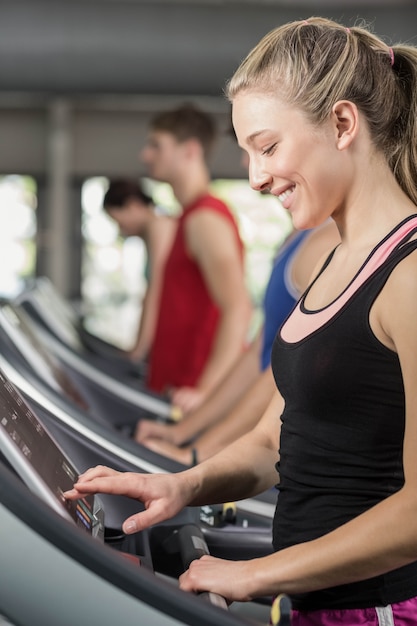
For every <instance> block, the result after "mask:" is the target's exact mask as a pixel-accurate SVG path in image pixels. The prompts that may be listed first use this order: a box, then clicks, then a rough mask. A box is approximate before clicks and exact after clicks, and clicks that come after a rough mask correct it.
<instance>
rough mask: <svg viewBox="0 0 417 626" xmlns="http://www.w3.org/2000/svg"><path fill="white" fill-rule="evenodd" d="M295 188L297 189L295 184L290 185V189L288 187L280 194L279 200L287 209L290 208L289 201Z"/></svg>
mask: <svg viewBox="0 0 417 626" xmlns="http://www.w3.org/2000/svg"><path fill="white" fill-rule="evenodd" d="M294 189H295V187H294V186H292V187H288V189H286V190H285V191H282V192H281V193H280V194H279V196H278V199H279V201H280V202H281V203H282V206H283V207H284V208H285V209H288V207H289V204H290V203H289V202H288V199H289V197H290V196H291V195H292V193H293V191H294Z"/></svg>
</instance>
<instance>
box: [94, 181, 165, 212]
mask: <svg viewBox="0 0 417 626" xmlns="http://www.w3.org/2000/svg"><path fill="white" fill-rule="evenodd" d="M130 200H139V202H141V203H143V204H146V205H151V204H153V201H152V198H151V197H150V196H148V194H147V193H145V192H144V191H143V189H142V187H141V185H140V184H139V183H138V182H137V181H136V180H130V179H127V178H117V179H114V180H111V181H110V183H109V186H108V189H107V191H106V193H105V194H104V198H103V207H104V208H105V209H109V208H112V209H117V208H122V207H123V206H124V205H125V204H127V203H128V202H129V201H130Z"/></svg>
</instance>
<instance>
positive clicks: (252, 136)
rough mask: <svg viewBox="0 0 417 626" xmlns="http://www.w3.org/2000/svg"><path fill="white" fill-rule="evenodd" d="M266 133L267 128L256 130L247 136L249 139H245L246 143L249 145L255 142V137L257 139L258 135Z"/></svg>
mask: <svg viewBox="0 0 417 626" xmlns="http://www.w3.org/2000/svg"><path fill="white" fill-rule="evenodd" d="M266 132H268V129H267V128H263V129H262V130H257V131H255V132H254V133H252V134H251V135H249V137H248V138H247V139H246V143H248V144H251V143H253V142H254V141H255V139H256V138H257V137H259V135H262V133H266Z"/></svg>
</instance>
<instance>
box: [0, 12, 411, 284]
mask: <svg viewBox="0 0 417 626" xmlns="http://www.w3.org/2000/svg"><path fill="white" fill-rule="evenodd" d="M311 14H316V15H317V14H320V15H323V16H328V17H332V18H335V19H337V20H341V21H343V23H345V24H346V25H352V24H353V23H355V22H356V21H357V20H358V19H365V20H366V21H367V22H371V23H372V24H373V28H374V30H375V31H376V32H377V33H378V34H381V35H383V36H385V37H386V40H387V43H395V42H398V41H400V40H401V41H410V42H413V43H416V42H417V36H416V34H417V19H416V18H417V4H416V1H415V0H413V1H412V2H410V1H407V0H357V2H356V3H355V2H351V3H345V2H343V1H342V0H321V2H320V0H318V1H317V2H315V1H313V0H304V2H297V0H240V1H239V0H211V1H209V0H207V1H203V0H188V1H186V0H183V1H182V0H170V1H169V0H165V1H159V0H148V1H146V0H0V174H6V173H25V174H33V175H35V176H37V177H38V179H39V181H40V184H41V199H40V207H39V209H40V210H39V216H40V227H41V231H42V232H41V235H42V236H41V237H40V241H39V259H40V260H41V261H40V268H39V270H40V272H41V273H47V274H48V275H50V277H51V278H52V280H53V281H54V283H55V284H56V285H57V287H58V288H59V289H60V290H61V291H62V292H63V293H64V294H68V293H69V292H73V291H74V285H77V284H78V281H79V262H78V263H77V262H74V260H73V256H74V249H76V248H77V245H76V244H77V242H75V244H74V236H71V237H68V232H72V231H71V227H72V228H73V225H74V214H75V213H74V212H77V215H78V212H79V209H80V202H79V193H78V192H79V189H80V180H81V179H83V178H84V177H86V176H90V175H96V174H97V175H109V176H112V175H119V174H121V175H124V174H126V175H140V174H142V173H143V171H142V169H141V166H140V163H139V161H138V152H139V150H140V147H141V146H142V145H143V142H144V139H145V133H146V127H147V122H148V120H149V116H150V115H152V114H153V113H154V112H155V111H156V110H160V109H162V108H165V107H170V106H172V105H173V104H176V103H178V102H181V101H184V100H193V101H195V102H197V103H199V104H200V105H201V106H202V107H204V108H206V109H207V110H209V111H211V112H212V113H213V114H215V116H216V117H217V119H218V123H219V126H220V129H221V130H222V131H224V133H223V136H222V138H221V141H220V142H219V144H218V147H217V150H216V152H215V154H214V157H213V161H212V170H213V175H214V176H215V177H217V176H224V177H241V176H242V169H241V165H240V155H239V151H238V149H237V146H236V145H235V144H234V142H233V140H232V139H231V138H230V137H229V136H228V135H227V134H226V131H227V129H228V127H229V119H230V110H229V105H228V103H227V102H226V101H225V99H224V97H223V95H222V90H223V87H224V84H225V81H226V80H227V78H228V77H229V76H230V75H231V74H232V73H233V71H234V69H235V68H236V66H237V65H238V64H239V62H240V60H241V59H242V58H243V57H244V56H245V54H246V53H247V52H248V51H249V49H250V48H251V47H252V46H253V45H254V44H255V43H256V42H257V41H258V40H259V38H260V37H261V36H262V35H264V34H265V33H266V32H267V31H269V30H271V28H273V27H274V26H276V25H278V24H281V23H284V22H286V21H288V20H293V19H305V18H308V17H309V16H310V15H311ZM77 223H78V222H77ZM74 272H75V274H74Z"/></svg>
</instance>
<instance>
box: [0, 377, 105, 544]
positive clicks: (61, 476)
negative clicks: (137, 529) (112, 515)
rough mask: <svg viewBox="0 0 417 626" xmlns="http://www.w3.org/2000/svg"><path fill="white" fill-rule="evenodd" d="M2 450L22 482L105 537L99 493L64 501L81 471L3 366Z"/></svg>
mask: <svg viewBox="0 0 417 626" xmlns="http://www.w3.org/2000/svg"><path fill="white" fill-rule="evenodd" d="M0 453H2V454H3V456H4V457H5V459H6V460H7V461H8V462H9V464H10V465H11V466H12V467H13V469H14V471H15V472H16V473H17V474H18V475H19V476H20V478H21V479H22V480H23V482H24V483H25V484H26V485H27V486H28V487H29V489H31V491H33V492H35V493H36V494H37V495H38V496H39V497H40V498H42V499H43V500H44V501H46V502H47V503H48V504H49V505H50V506H51V507H52V508H53V509H54V510H55V511H57V512H58V513H59V514H60V515H62V516H63V517H65V518H66V519H69V520H71V521H72V522H74V523H75V524H76V525H77V526H79V527H80V528H82V529H83V530H84V531H86V532H87V533H89V534H90V535H92V536H93V537H96V538H99V539H104V514H103V510H102V507H101V503H100V501H99V499H98V498H97V497H96V496H87V497H85V498H82V499H78V500H75V501H68V500H65V498H64V497H63V493H64V492H65V491H67V490H68V489H71V488H72V486H73V484H74V482H75V481H76V479H77V476H78V472H77V470H76V469H75V467H74V466H73V465H72V463H71V462H70V461H69V459H68V458H67V457H66V455H65V454H64V452H63V451H62V450H61V448H60V447H59V446H58V444H57V443H56V441H55V440H54V439H53V438H52V436H51V435H50V433H49V432H48V431H47V430H46V428H45V426H44V425H43V424H42V423H41V422H40V421H39V419H38V418H37V417H36V415H35V413H34V412H33V411H32V410H31V409H30V407H29V406H28V405H27V403H26V401H25V400H24V398H23V397H22V396H21V395H20V393H19V392H18V391H17V390H16V389H15V387H14V386H13V385H12V384H11V383H10V382H9V380H8V379H7V377H6V376H5V374H4V372H3V371H2V370H1V369H0Z"/></svg>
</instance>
